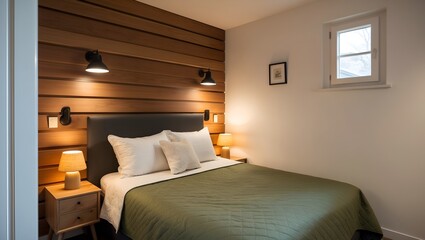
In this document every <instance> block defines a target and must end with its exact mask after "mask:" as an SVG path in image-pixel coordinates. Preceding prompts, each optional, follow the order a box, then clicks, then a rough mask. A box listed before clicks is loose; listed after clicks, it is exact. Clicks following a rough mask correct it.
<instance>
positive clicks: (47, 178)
mask: <svg viewBox="0 0 425 240" xmlns="http://www.w3.org/2000/svg"><path fill="white" fill-rule="evenodd" d="M80 174H81V179H84V178H86V177H87V171H86V170H81V171H80ZM64 179H65V173H64V172H59V171H58V168H57V167H47V168H39V169H38V184H39V185H45V184H51V183H59V182H63V181H64Z"/></svg>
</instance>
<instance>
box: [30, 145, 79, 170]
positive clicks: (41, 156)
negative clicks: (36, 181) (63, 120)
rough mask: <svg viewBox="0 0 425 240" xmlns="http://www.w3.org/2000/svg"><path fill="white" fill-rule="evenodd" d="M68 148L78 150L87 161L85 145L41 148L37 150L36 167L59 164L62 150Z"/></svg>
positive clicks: (67, 149) (68, 149)
mask: <svg viewBox="0 0 425 240" xmlns="http://www.w3.org/2000/svg"><path fill="white" fill-rule="evenodd" d="M70 150H80V151H82V152H83V154H84V158H85V159H86V161H87V147H85V146H84V147H65V148H56V149H43V150H39V151H38V167H46V166H54V165H59V160H60V158H61V156H62V152H64V151H70Z"/></svg>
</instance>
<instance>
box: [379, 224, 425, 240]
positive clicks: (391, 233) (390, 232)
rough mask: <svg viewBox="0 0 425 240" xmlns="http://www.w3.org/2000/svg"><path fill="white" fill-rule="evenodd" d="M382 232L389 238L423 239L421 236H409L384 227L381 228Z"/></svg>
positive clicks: (403, 239) (393, 239)
mask: <svg viewBox="0 0 425 240" xmlns="http://www.w3.org/2000/svg"><path fill="white" fill-rule="evenodd" d="M382 232H383V233H384V237H386V238H389V239H391V240H424V239H422V238H418V237H414V236H410V235H407V234H404V233H401V232H397V231H394V230H391V229H388V228H384V227H383V228H382Z"/></svg>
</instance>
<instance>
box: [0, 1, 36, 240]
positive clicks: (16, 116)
mask: <svg viewBox="0 0 425 240" xmlns="http://www.w3.org/2000/svg"><path fill="white" fill-rule="evenodd" d="M37 5H38V4H37V1H28V0H6V1H1V3H0V7H1V8H0V9H1V10H0V20H1V21H0V30H1V31H0V49H1V51H0V225H1V226H0V239H2V240H12V239H13V240H15V239H16V240H27V239H37V237H38V214H37V213H38V179H37V169H38V168H37V167H38V163H37V136H38V135H37V115H38V111H37V98H38V94H37V89H38V87H37V75H38V74H37V43H38V42H37V39H38V37H37V29H38V27H37V25H38V23H37V12H38V8H37Z"/></svg>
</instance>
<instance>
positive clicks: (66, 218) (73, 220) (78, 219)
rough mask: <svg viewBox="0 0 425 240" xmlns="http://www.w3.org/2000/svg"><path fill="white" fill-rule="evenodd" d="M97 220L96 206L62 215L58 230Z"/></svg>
mask: <svg viewBox="0 0 425 240" xmlns="http://www.w3.org/2000/svg"><path fill="white" fill-rule="evenodd" d="M96 220H98V217H97V208H92V209H88V210H83V211H79V212H74V213H69V214H65V215H62V216H61V218H60V222H59V230H61V229H66V228H69V227H73V226H78V225H81V224H84V223H89V222H92V221H96Z"/></svg>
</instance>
